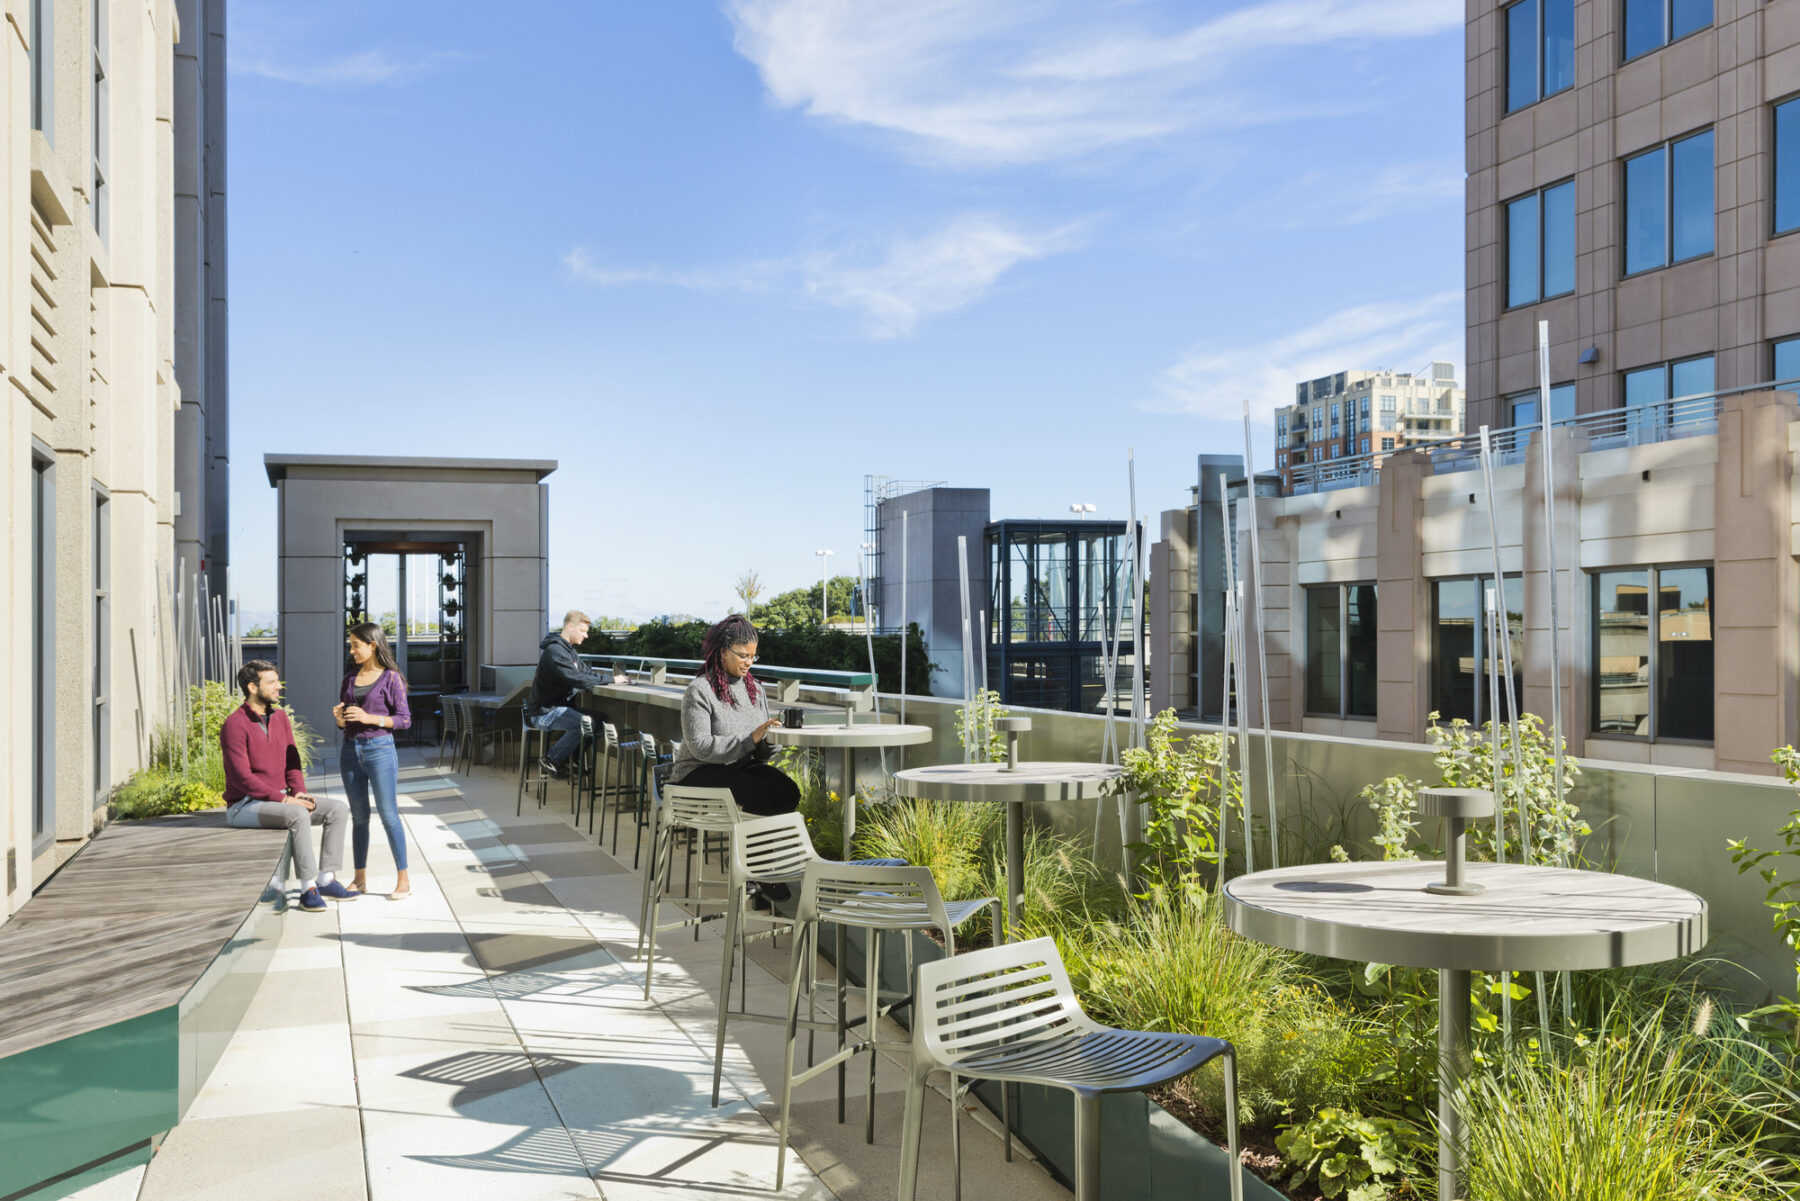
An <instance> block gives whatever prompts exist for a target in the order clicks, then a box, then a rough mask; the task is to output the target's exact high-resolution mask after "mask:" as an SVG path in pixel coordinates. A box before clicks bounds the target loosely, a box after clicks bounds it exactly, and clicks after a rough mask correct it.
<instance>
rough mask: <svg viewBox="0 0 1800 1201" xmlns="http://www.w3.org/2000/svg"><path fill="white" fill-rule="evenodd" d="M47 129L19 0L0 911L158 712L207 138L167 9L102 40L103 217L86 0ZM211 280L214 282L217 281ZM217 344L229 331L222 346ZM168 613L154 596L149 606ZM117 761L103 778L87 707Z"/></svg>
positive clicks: (121, 15) (52, 856)
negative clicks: (192, 214) (46, 739)
mask: <svg viewBox="0 0 1800 1201" xmlns="http://www.w3.org/2000/svg"><path fill="white" fill-rule="evenodd" d="M53 7H54V20H55V35H54V48H55V53H54V60H55V61H54V82H55V99H54V109H53V112H54V121H53V123H52V126H51V130H50V132H51V133H52V135H53V137H49V138H47V137H45V136H44V134H42V133H38V132H34V131H33V130H32V128H31V97H30V88H29V81H30V58H29V49H30V48H29V42H28V39H29V32H30V22H29V8H28V6H27V5H25V4H24V3H21V2H19V0H13V2H11V3H8V4H7V5H6V8H5V16H6V21H5V25H4V28H3V33H4V38H3V41H0V96H3V97H4V101H3V103H0V129H3V135H0V136H3V139H4V142H3V145H4V151H3V152H0V170H3V171H4V173H5V174H4V180H5V183H4V185H3V186H0V230H3V231H4V233H3V235H0V237H3V240H4V262H5V264H6V270H7V275H6V286H5V287H4V289H0V354H3V355H4V361H0V372H4V374H5V377H6V381H7V383H8V384H9V385H10V386H9V387H7V389H6V396H7V398H8V399H7V401H6V415H5V420H4V422H0V529H3V530H4V534H3V535H0V536H3V538H4V541H3V542H0V548H3V552H4V564H5V570H4V577H5V579H4V583H3V584H0V690H3V691H0V763H3V767H0V771H3V772H4V781H3V783H0V855H3V856H4V857H5V858H6V860H7V867H6V870H5V874H4V875H0V918H3V917H4V916H5V915H6V914H9V913H11V912H12V911H13V910H15V909H17V908H18V906H19V905H21V904H23V903H24V901H25V900H26V899H28V898H29V896H30V893H31V890H32V888H33V886H34V885H35V884H37V883H39V882H41V881H42V880H43V879H44V878H45V877H46V876H47V875H48V873H49V872H50V871H51V870H52V869H53V868H54V867H55V865H56V864H57V863H58V862H59V861H60V860H61V859H62V858H66V857H67V855H69V854H70V853H72V852H73V850H74V849H75V848H76V847H78V846H79V845H80V843H81V841H82V840H83V839H84V838H85V837H87V836H88V835H89V834H90V833H91V832H92V830H93V828H94V825H95V821H96V819H97V816H98V809H99V807H100V806H101V805H102V804H103V803H104V799H105V797H106V795H107V793H108V792H109V791H110V789H111V787H112V786H113V785H114V784H116V783H117V782H119V781H120V780H122V779H123V778H124V777H125V776H126V775H128V774H129V773H130V772H131V771H132V770H133V769H134V768H135V767H137V766H138V765H139V764H140V763H141V761H142V756H143V754H144V752H145V749H146V746H147V740H148V738H149V735H150V733H151V731H152V730H153V729H154V727H155V726H156V724H157V723H159V722H160V721H162V720H163V719H164V715H165V712H166V704H167V698H168V688H167V684H166V682H165V672H166V663H167V655H166V654H165V641H166V631H165V630H161V629H159V628H158V614H159V598H160V597H161V594H162V590H163V589H164V588H166V587H167V586H168V585H169V582H170V581H172V579H173V578H174V537H173V519H174V512H175V503H174V497H173V471H172V465H173V459H174V452H175V445H176V436H175V431H174V411H175V408H176V406H177V404H178V403H179V398H180V392H179V388H178V387H177V385H176V382H175V381H176V376H175V372H174V369H173V353H174V345H175V304H174V299H173V298H174V293H175V283H176V275H177V272H176V265H175V261H174V255H173V246H174V239H173V230H172V219H173V190H174V159H175V146H176V144H177V143H178V142H180V141H183V140H192V139H197V138H199V137H201V136H202V135H201V132H200V131H199V130H198V129H196V128H195V127H194V126H193V125H192V124H191V123H184V122H183V121H181V120H179V119H177V116H176V114H175V113H174V112H173V109H172V96H173V90H172V81H173V63H174V58H175V53H176V29H177V19H176V7H175V4H174V3H172V2H171V0H152V2H150V3H141V4H125V3H113V4H111V5H110V6H109V7H108V9H107V13H108V29H107V34H108V36H107V39H106V44H105V47H104V49H105V53H106V60H107V76H108V85H109V100H108V105H109V125H108V128H109V131H110V139H109V141H110V151H109V156H108V163H107V167H108V174H107V188H108V193H107V194H108V201H109V208H110V216H109V220H108V223H107V228H106V230H105V231H104V236H102V234H101V231H99V230H97V229H96V227H95V223H94V213H93V197H92V195H91V192H92V186H91V182H92V174H91V172H92V166H91V159H90V154H91V147H92V144H93V120H94V112H93V104H92V94H91V78H92V58H91V53H92V52H91V45H92V39H93V30H92V26H91V24H90V22H91V20H92V11H93V10H92V5H91V3H90V2H89V0H55V3H54V6H53ZM221 287H222V281H221ZM221 350H222V345H221ZM34 446H35V447H36V448H37V449H38V451H40V452H46V451H47V452H48V453H49V454H50V455H51V456H52V457H53V459H54V462H55V477H54V478H55V502H54V507H55V513H56V537H55V543H54V546H53V548H52V551H53V556H54V566H53V570H54V576H55V583H56V607H55V619H56V639H55V656H54V663H53V667H52V670H53V673H54V680H55V702H54V705H53V707H52V710H53V713H54V718H55V722H56V731H55V734H56V743H55V756H54V761H53V763H52V765H51V766H52V770H53V773H54V776H53V778H54V786H55V822H54V825H55V830H54V835H55V841H52V842H51V843H49V844H48V845H47V846H46V845H40V846H38V847H36V848H34V846H33V839H32V801H33V797H32V789H31V773H32V717H33V711H34V708H35V706H34V704H33V698H32V687H31V662H32V649H33V648H32V642H31V630H32V612H33V598H32V595H31V570H30V568H31V546H32V528H31V521H30V515H31V502H30V484H31V473H32V455H33V448H34ZM97 495H104V496H106V497H107V498H108V512H109V521H110V553H109V554H108V555H107V558H106V566H107V570H108V576H109V584H110V587H109V589H108V601H109V608H110V616H109V621H108V627H107V635H108V641H109V643H110V650H109V662H108V667H109V670H108V671H107V672H106V674H105V676H104V678H102V679H100V680H99V681H98V682H97V683H96V680H95V678H94V677H95V662H94V653H95V644H96V631H95V629H94V622H95V599H96V598H95V583H96V580H95V562H94V559H95V545H94V506H95V498H96V496H97ZM162 609H163V611H166V609H167V604H166V602H165V603H163V605H162ZM97 698H104V700H105V702H106V709H105V714H104V720H105V723H106V730H107V733H108V738H107V741H108V742H109V743H110V757H109V759H108V761H107V763H106V764H105V765H103V767H102V768H101V769H100V771H99V773H98V774H96V768H95V764H94V748H95V734H94V719H95V702H96V700H97Z"/></svg>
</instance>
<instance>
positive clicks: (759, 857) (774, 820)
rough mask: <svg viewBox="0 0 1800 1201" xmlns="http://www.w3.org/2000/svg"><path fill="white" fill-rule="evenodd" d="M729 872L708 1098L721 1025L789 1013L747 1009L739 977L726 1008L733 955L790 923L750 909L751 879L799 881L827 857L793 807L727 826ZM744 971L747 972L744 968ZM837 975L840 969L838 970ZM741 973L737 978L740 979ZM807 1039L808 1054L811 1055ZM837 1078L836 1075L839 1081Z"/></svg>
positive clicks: (840, 958)
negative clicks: (734, 999) (734, 1004)
mask: <svg viewBox="0 0 1800 1201" xmlns="http://www.w3.org/2000/svg"><path fill="white" fill-rule="evenodd" d="M729 862H730V865H731V876H730V884H729V887H728V889H727V891H726V904H727V906H728V908H727V909H726V913H725V948H724V956H723V958H724V962H723V965H722V966H721V967H720V970H719V998H718V1030H717V1037H716V1038H715V1040H714V1047H713V1052H714V1053H713V1104H714V1105H715V1106H716V1105H718V1103H719V1084H720V1078H721V1076H722V1075H723V1072H724V1064H725V1026H726V1023H727V1022H730V1021H740V1020H741V1021H750V1022H765V1023H769V1024H772V1025H782V1024H784V1023H785V1022H786V1021H787V1020H788V1018H787V1015H786V1014H783V1013H751V1012H749V1011H748V1009H747V1005H748V999H747V994H748V988H747V986H746V985H745V984H743V983H740V988H739V999H738V1008H736V1009H732V1008H731V980H732V974H733V961H734V958H736V959H737V960H738V962H739V963H740V964H741V963H742V961H743V959H744V958H745V957H746V956H747V953H748V947H749V944H750V943H751V942H753V941H755V940H756V939H758V938H767V937H773V936H774V935H775V934H778V933H780V932H781V931H783V930H786V929H789V928H791V927H792V926H793V924H794V922H793V919H792V918H788V917H784V916H782V915H780V914H777V913H774V912H770V913H767V914H762V913H753V912H751V911H750V908H749V905H748V891H749V886H750V884H751V882H752V881H754V882H756V883H758V884H783V885H786V884H793V885H799V884H800V883H801V882H802V881H803V880H804V878H805V876H806V869H807V867H808V866H809V865H810V864H813V863H830V862H831V861H830V860H827V859H822V858H821V857H820V856H819V853H818V852H817V851H816V850H814V849H813V844H812V837H811V836H810V835H808V834H807V832H806V819H805V818H804V817H802V816H801V815H800V814H798V813H782V814H777V815H776V816H773V817H757V818H749V817H747V818H745V819H743V820H742V821H740V822H738V824H737V825H735V826H733V827H732V828H731V847H730V860H729ZM905 863H906V861H905V860H903V859H865V860H860V861H859V864H860V865H861V866H868V867H904V866H905ZM752 923H760V924H762V925H764V926H766V927H768V928H767V929H765V930H763V931H760V932H752V931H751V930H750V929H749V927H750V925H751V924H752ZM836 962H838V963H840V964H841V963H843V962H844V939H843V927H842V926H840V927H838V946H837V960H836ZM807 966H808V970H809V976H808V980H809V984H808V988H807V993H808V995H809V996H810V995H811V993H812V985H811V975H810V971H811V968H812V966H813V961H809V962H808V965H807ZM745 975H747V972H746V973H745ZM840 977H841V973H840ZM743 978H744V977H743V976H740V981H742V980H743ZM838 1000H839V1003H838V1012H839V1015H840V1019H841V1016H842V1013H843V1008H844V1005H843V991H842V988H841V987H840V988H839V989H838ZM808 1028H809V1029H814V1030H836V1029H837V1026H836V1025H835V1024H831V1023H822V1022H821V1023H811V1024H810V1025H809V1027H808ZM810 1057H811V1056H810V1043H809V1054H808V1058H809V1059H810ZM840 1084H841V1081H840ZM838 1120H839V1121H840V1122H841V1121H843V1096H842V1089H841V1087H840V1089H839V1097H838Z"/></svg>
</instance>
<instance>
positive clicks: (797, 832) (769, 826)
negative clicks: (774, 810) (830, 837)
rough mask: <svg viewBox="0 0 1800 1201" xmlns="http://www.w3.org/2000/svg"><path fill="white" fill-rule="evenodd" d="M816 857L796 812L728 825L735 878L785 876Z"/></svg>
mask: <svg viewBox="0 0 1800 1201" xmlns="http://www.w3.org/2000/svg"><path fill="white" fill-rule="evenodd" d="M818 857H819V854H818V852H817V851H815V850H813V844H812V839H811V838H809V837H808V836H807V833H806V819H805V818H804V817H802V816H800V815H799V814H798V813H780V814H777V815H775V816H774V817H754V818H745V819H744V820H743V821H741V822H739V823H738V824H737V825H735V826H733V827H731V877H732V879H734V880H786V879H791V878H793V877H794V876H798V875H799V874H800V873H801V872H803V871H805V870H806V866H807V864H809V863H811V862H813V861H814V860H815V859H817V858H818Z"/></svg>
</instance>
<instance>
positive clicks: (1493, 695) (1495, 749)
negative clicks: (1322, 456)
mask: <svg viewBox="0 0 1800 1201" xmlns="http://www.w3.org/2000/svg"><path fill="white" fill-rule="evenodd" d="M1481 438H1482V442H1483V443H1484V445H1485V443H1486V441H1487V426H1485V425H1484V426H1482V427H1481ZM1485 461H1486V460H1485V459H1484V460H1483V462H1485ZM1489 516H1490V518H1491V517H1492V513H1491V511H1490V514H1489ZM1484 599H1485V600H1486V602H1487V603H1486V604H1485V605H1484V606H1483V607H1482V613H1483V614H1484V617H1483V625H1482V630H1483V631H1484V632H1483V634H1482V637H1484V638H1489V639H1493V638H1498V637H1499V636H1500V617H1499V614H1498V611H1497V609H1496V607H1495V604H1494V590H1493V589H1492V588H1489V589H1487V590H1486V595H1485V597H1484ZM1488 645H1489V646H1490V647H1491V646H1492V645H1493V643H1492V642H1489V643H1488ZM1487 662H1488V664H1489V671H1488V673H1487V677H1488V712H1489V713H1490V714H1492V716H1491V717H1490V718H1489V719H1488V763H1489V765H1490V767H1491V774H1490V777H1489V779H1490V782H1491V783H1492V784H1493V786H1494V787H1493V792H1494V861H1495V862H1496V863H1505V862H1506V819H1505V817H1504V816H1503V815H1504V813H1505V809H1506V805H1505V799H1504V797H1503V796H1502V790H1501V787H1500V720H1499V715H1500V676H1499V673H1497V672H1495V671H1493V670H1492V665H1493V655H1492V653H1491V652H1490V654H1489V655H1488V659H1487ZM1500 978H1501V988H1500V1029H1501V1037H1502V1040H1503V1041H1504V1042H1505V1044H1506V1049H1507V1050H1509V1051H1510V1050H1512V1037H1513V1017H1512V990H1511V989H1510V988H1508V987H1506V986H1507V985H1509V984H1510V983H1511V982H1512V973H1510V972H1502V973H1501V974H1500Z"/></svg>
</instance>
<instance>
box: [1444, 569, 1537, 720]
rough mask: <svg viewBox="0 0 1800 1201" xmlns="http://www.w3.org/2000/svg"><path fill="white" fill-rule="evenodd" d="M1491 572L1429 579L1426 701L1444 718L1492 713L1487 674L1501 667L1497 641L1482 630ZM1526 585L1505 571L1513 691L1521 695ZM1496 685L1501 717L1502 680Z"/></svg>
mask: <svg viewBox="0 0 1800 1201" xmlns="http://www.w3.org/2000/svg"><path fill="white" fill-rule="evenodd" d="M1493 578H1494V577H1493V576H1472V577H1470V576H1465V577H1463V578H1461V579H1449V580H1433V581H1432V582H1431V610H1432V618H1431V707H1432V708H1433V709H1435V710H1437V712H1438V716H1439V717H1440V718H1441V719H1442V720H1444V721H1450V720H1451V719H1453V718H1457V717H1460V718H1462V719H1463V720H1465V721H1469V722H1472V723H1474V724H1475V725H1480V724H1481V723H1482V722H1485V721H1487V720H1488V718H1489V717H1490V716H1492V713H1491V709H1492V706H1491V705H1490V704H1489V702H1488V676H1489V674H1490V673H1491V674H1493V675H1494V676H1496V677H1499V676H1500V673H1501V672H1502V671H1503V670H1504V668H1505V665H1506V660H1505V657H1504V655H1503V653H1502V652H1501V650H1500V648H1499V647H1490V646H1489V645H1488V643H1489V642H1490V639H1489V638H1488V636H1487V632H1486V624H1487V618H1486V614H1487V609H1486V604H1487V593H1488V591H1489V590H1490V589H1491V588H1492V586H1493V585H1492V581H1493ZM1524 602H1525V585H1524V582H1523V580H1522V579H1521V578H1520V577H1519V576H1516V575H1509V576H1507V577H1506V628H1507V636H1508V640H1509V641H1510V642H1511V643H1512V648H1511V650H1512V667H1513V696H1514V697H1515V698H1521V699H1522V698H1523V695H1524V688H1525V679H1524V667H1525V603H1524ZM1496 683H1498V684H1499V686H1500V716H1501V720H1503V721H1504V720H1506V717H1507V713H1506V681H1505V679H1504V678H1498V679H1497V680H1496Z"/></svg>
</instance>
